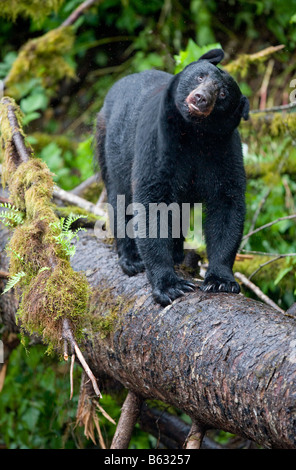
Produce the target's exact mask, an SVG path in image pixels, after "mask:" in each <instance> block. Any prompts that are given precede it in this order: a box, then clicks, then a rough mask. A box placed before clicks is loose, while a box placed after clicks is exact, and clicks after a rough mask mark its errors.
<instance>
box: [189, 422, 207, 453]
mask: <svg viewBox="0 0 296 470" xmlns="http://www.w3.org/2000/svg"><path fill="white" fill-rule="evenodd" d="M204 435H205V427H204V426H203V425H201V424H200V423H197V422H196V421H195V422H193V423H192V426H191V429H190V432H189V434H188V437H187V439H186V443H185V449H200V447H201V444H202V440H203V438H204Z"/></svg>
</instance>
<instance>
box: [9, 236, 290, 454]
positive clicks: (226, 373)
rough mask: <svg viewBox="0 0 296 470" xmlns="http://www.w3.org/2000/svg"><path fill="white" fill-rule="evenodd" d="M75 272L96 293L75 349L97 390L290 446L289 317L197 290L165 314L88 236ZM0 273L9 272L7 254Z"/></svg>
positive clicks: (143, 283)
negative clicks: (109, 381)
mask: <svg viewBox="0 0 296 470" xmlns="http://www.w3.org/2000/svg"><path fill="white" fill-rule="evenodd" d="M2 232H3V231H2V230H1V231H0V245H3V243H4V239H3V237H1V233H2ZM4 238H5V237H4ZM72 266H73V268H74V269H75V270H77V271H84V272H85V274H86V276H87V278H88V281H89V283H90V285H91V286H92V289H93V296H92V299H91V305H90V309H89V313H88V325H89V326H88V327H87V328H86V335H85V341H84V344H82V347H83V354H84V356H85V358H86V360H87V362H88V364H89V366H90V367H91V369H92V371H93V373H94V375H95V376H96V378H97V379H98V382H99V384H100V377H102V376H106V374H107V375H108V376H110V377H111V378H113V379H115V380H116V381H118V382H120V383H121V384H122V385H123V386H124V387H126V388H127V389H128V390H130V391H131V392H133V393H134V394H136V395H137V396H139V397H142V399H147V398H155V399H159V400H162V401H164V402H166V403H169V404H171V405H173V406H175V407H177V408H179V409H181V410H183V411H184V412H185V413H187V414H188V415H189V416H190V417H191V418H192V421H193V422H194V423H199V424H200V426H201V427H203V428H205V429H210V428H214V429H223V430H225V431H229V432H231V433H234V434H237V435H239V436H241V437H243V438H246V439H251V440H252V441H255V442H256V443H258V444H260V445H262V446H264V447H267V448H286V449H288V448H293V449H294V448H296V386H295V377H296V326H295V317H294V316H293V315H286V314H282V313H280V312H277V311H276V310H274V309H273V308H272V307H269V306H267V305H265V304H263V303H261V302H258V301H254V300H251V299H248V298H246V297H244V296H243V295H241V294H240V295H231V294H223V293H221V294H211V293H205V292H201V291H200V290H199V289H198V288H197V290H196V292H194V293H190V294H186V296H184V297H182V298H179V299H177V300H175V301H174V302H173V304H172V305H170V306H168V307H165V308H162V307H160V306H159V305H157V304H155V302H154V301H153V299H152V296H151V290H150V286H149V283H148V282H147V278H146V276H145V274H144V273H143V274H140V275H137V276H136V277H133V278H129V277H127V276H126V275H124V274H123V272H122V271H121V269H120V267H119V266H118V262H117V255H116V253H115V252H114V250H113V248H112V246H109V245H107V244H106V243H103V242H102V241H100V240H98V239H97V238H96V237H95V236H94V233H93V231H91V230H89V231H87V232H84V233H82V235H81V236H80V239H79V241H78V242H77V244H76V254H75V255H74V257H73V259H72ZM0 269H3V270H6V269H7V264H6V262H5V257H4V256H2V257H1V260H0ZM4 282H5V280H0V283H4ZM11 295H12V294H10V293H7V294H5V295H3V296H1V299H0V312H1V311H2V314H3V313H4V311H5V315H2V316H3V317H4V319H6V323H7V321H8V318H10V322H11V323H13V318H14V314H15V311H13V310H14V307H13V305H14V304H13V302H12V301H11V300H10V301H8V300H7V298H8V297H9V296H10V297H9V298H11ZM105 392H106V390H105ZM102 393H103V394H104V389H103V390H102Z"/></svg>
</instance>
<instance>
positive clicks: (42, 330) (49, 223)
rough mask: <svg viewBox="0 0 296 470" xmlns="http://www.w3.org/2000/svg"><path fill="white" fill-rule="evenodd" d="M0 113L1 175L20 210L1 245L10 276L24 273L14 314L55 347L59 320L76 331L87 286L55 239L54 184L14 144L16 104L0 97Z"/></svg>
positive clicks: (17, 128)
mask: <svg viewBox="0 0 296 470" xmlns="http://www.w3.org/2000/svg"><path fill="white" fill-rule="evenodd" d="M0 113H1V127H0V130H1V139H2V148H3V149H4V161H3V173H4V175H6V178H5V181H6V183H7V186H8V189H9V193H10V200H11V202H12V204H13V205H14V207H16V208H17V209H19V210H21V211H23V212H24V214H25V218H24V221H23V223H22V224H21V225H18V226H16V227H15V228H14V231H13V235H12V237H11V240H10V242H9V244H8V246H7V250H8V253H9V258H10V267H9V272H10V275H11V276H15V275H16V274H18V273H20V272H21V273H24V275H23V276H22V277H21V278H20V282H19V287H20V288H21V292H22V293H21V300H20V305H19V309H18V318H19V320H20V323H21V326H22V328H25V329H26V330H28V331H29V332H31V333H33V332H34V333H38V334H40V335H42V337H43V340H44V341H45V342H46V343H48V344H49V346H50V347H57V346H58V345H59V342H60V338H61V331H62V320H63V319H65V318H67V319H68V320H69V321H70V324H71V326H72V329H73V331H74V332H75V333H76V334H77V335H79V332H81V329H82V327H83V314H84V312H85V310H86V308H87V303H88V296H89V287H88V283H87V281H86V278H85V277H84V275H83V274H81V273H77V272H75V271H73V269H72V268H71V265H70V260H69V254H68V253H67V252H66V250H65V249H64V246H63V245H61V244H60V243H59V241H58V240H59V235H60V234H61V228H60V224H59V221H58V218H57V217H56V215H55V213H54V210H53V206H52V203H51V198H52V194H53V187H54V183H53V179H52V175H51V173H50V171H49V169H48V168H47V166H46V164H45V163H44V162H42V161H41V160H39V159H37V158H35V157H34V155H33V151H32V149H31V148H30V149H29V152H30V158H25V159H24V158H23V156H22V152H21V151H20V148H19V147H18V146H16V145H15V143H14V142H15V136H16V135H18V136H19V137H20V139H22V144H23V145H22V146H21V150H23V147H24V148H25V149H28V148H27V147H26V145H25V140H24V139H25V138H24V134H23V131H22V127H21V122H20V120H21V115H20V113H19V110H18V107H17V106H16V105H15V103H14V102H13V100H11V99H8V98H3V99H2V100H1V102H0ZM11 114H13V115H14V119H13V120H12V118H11Z"/></svg>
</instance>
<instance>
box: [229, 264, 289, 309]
mask: <svg viewBox="0 0 296 470" xmlns="http://www.w3.org/2000/svg"><path fill="white" fill-rule="evenodd" d="M234 276H235V277H236V278H237V279H239V280H240V281H241V282H242V283H243V284H244V285H245V286H246V287H248V288H249V289H251V290H252V291H253V292H254V293H255V294H256V295H257V297H259V299H261V300H263V302H265V303H266V304H268V305H270V306H271V307H273V308H275V309H276V310H277V311H278V312H281V313H285V311H284V310H282V309H281V308H280V307H279V306H278V305H277V304H276V303H275V302H273V300H271V299H270V298H269V297H268V296H267V295H265V294H264V293H263V292H262V290H261V289H259V287H258V286H256V285H255V284H253V282H251V281H250V280H249V279H248V278H247V277H246V276H245V275H244V274H242V273H239V272H236V273H234Z"/></svg>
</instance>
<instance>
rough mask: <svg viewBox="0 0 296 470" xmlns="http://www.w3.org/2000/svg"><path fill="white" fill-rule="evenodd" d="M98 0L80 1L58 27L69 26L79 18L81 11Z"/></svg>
mask: <svg viewBox="0 0 296 470" xmlns="http://www.w3.org/2000/svg"><path fill="white" fill-rule="evenodd" d="M97 1H98V0H86V1H85V2H83V3H81V5H79V7H77V8H76V10H74V11H73V12H72V13H71V15H70V16H68V18H66V19H65V21H64V22H63V23H62V24H61V26H60V27H64V26H71V25H72V24H73V23H75V21H76V20H77V19H78V18H79V16H81V15H82V13H83V12H84V11H85V10H87V9H88V8H90V7H91V6H92V5H93V4H94V3H96V2H97Z"/></svg>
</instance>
